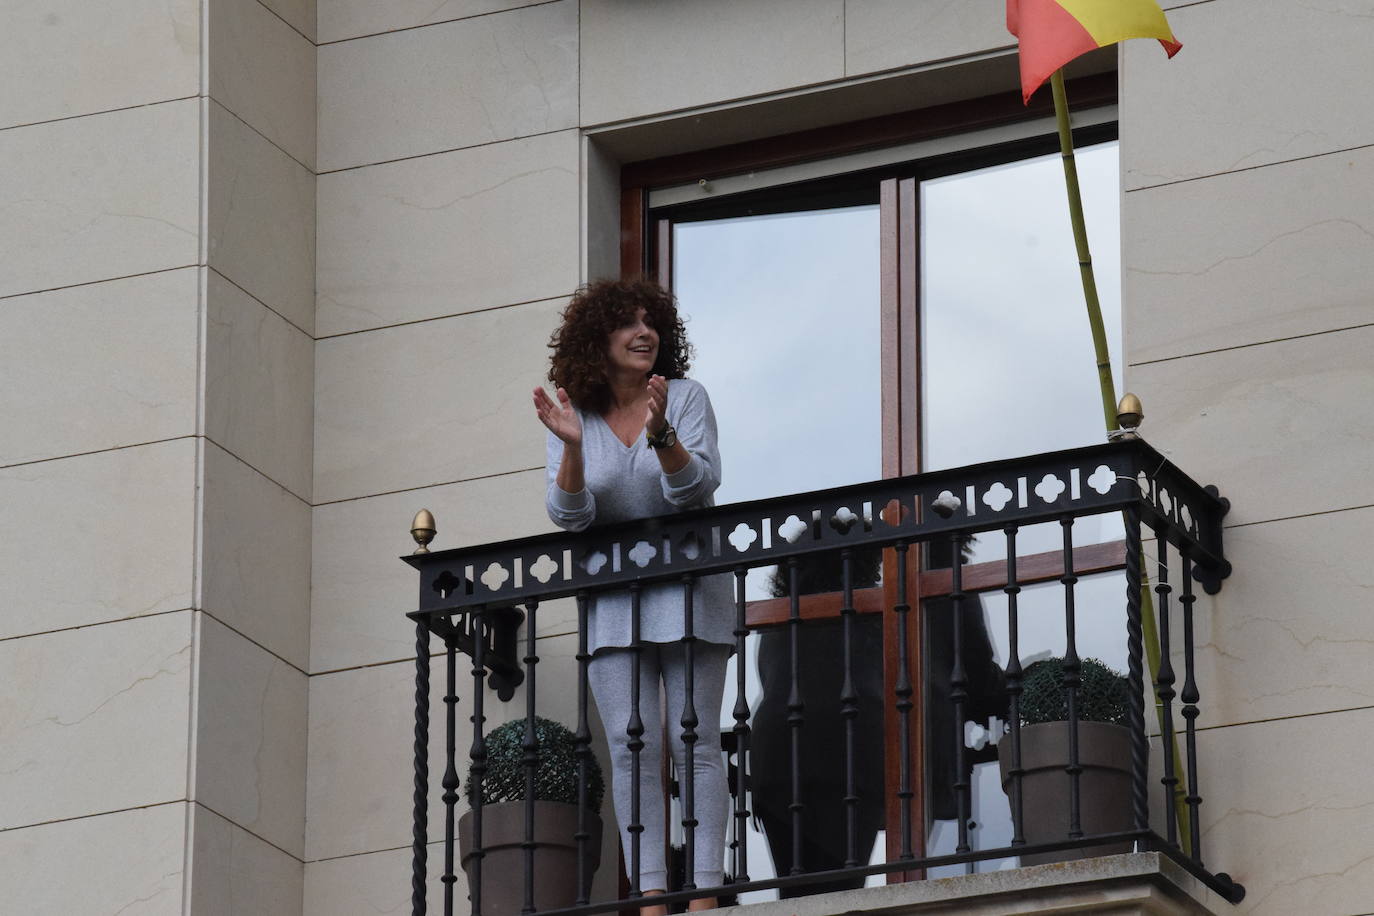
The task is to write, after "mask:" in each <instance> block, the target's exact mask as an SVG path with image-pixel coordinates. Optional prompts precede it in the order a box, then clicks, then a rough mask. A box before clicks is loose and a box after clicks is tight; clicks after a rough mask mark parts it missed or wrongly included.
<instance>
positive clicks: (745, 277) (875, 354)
mask: <svg viewBox="0 0 1374 916" xmlns="http://www.w3.org/2000/svg"><path fill="white" fill-rule="evenodd" d="M878 253H879V252H878V207H877V206H876V205H871V206H860V207H845V208H839V209H832V210H808V211H803V212H799V213H785V214H780V215H772V216H750V217H741V218H738V219H722V220H710V221H703V222H689V223H678V224H677V225H675V226H674V229H673V286H674V291H675V292H676V293H677V297H678V301H679V303H680V305H681V309H682V312H683V314H684V315H685V316H686V317H687V334H688V336H689V337H690V339H691V341H692V344H693V346H694V347H695V348H696V358H695V359H694V360H693V363H692V373H691V374H692V377H693V378H695V379H697V380H698V381H700V382H701V383H702V384H703V385H705V386H706V389H707V391H709V392H710V394H711V402H712V404H713V406H714V407H715V411H716V420H717V423H718V424H719V428H720V451H721V466H722V480H721V486H720V489H719V490H718V491H717V492H716V502H717V503H729V502H740V501H743V500H749V499H763V498H766V497H771V496H782V495H786V494H789V493H803V492H806V491H808V490H818V489H822V488H824V487H833V486H839V485H841V484H847V483H859V482H862V481H867V480H876V479H877V478H878V477H881V476H882V419H881V413H880V408H881V404H882V395H881V390H880V387H879V386H880V382H881V374H880V365H879V338H878V329H879V287H878V281H879V266H878ZM770 572H771V570H769V569H758V570H753V571H751V573H750V577H749V590H748V593H749V597H750V598H763V597H768V596H769V595H770V594H771V589H770V586H769V583H768V576H769V573H770Z"/></svg>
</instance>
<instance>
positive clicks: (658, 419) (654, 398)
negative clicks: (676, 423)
mask: <svg viewBox="0 0 1374 916" xmlns="http://www.w3.org/2000/svg"><path fill="white" fill-rule="evenodd" d="M667 413H668V380H667V379H665V378H664V377H663V376H661V375H651V376H649V406H648V407H647V408H646V409H645V412H644V431H645V432H646V433H648V434H649V435H651V436H657V435H658V434H659V433H661V432H663V427H665V426H667V425H668V419H667V416H666V415H667Z"/></svg>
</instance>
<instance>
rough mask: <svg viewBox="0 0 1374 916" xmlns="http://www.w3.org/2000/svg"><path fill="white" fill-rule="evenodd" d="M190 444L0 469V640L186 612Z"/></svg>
mask: <svg viewBox="0 0 1374 916" xmlns="http://www.w3.org/2000/svg"><path fill="white" fill-rule="evenodd" d="M195 495H196V452H195V443H194V440H192V439H179V440H177V441H174V442H164V443H159V444H156V445H144V446H139V447H138V448H126V449H117V450H115V451H108V452H99V453H97V454H94V455H81V456H78V457H75V458H64V459H61V460H59V461H42V462H39V463H37V464H26V465H20V466H18V467H12V468H5V469H4V470H0V506H3V507H4V509H3V516H4V519H5V525H6V529H7V530H8V531H9V534H8V535H7V536H6V537H3V538H0V582H3V583H4V613H0V638H7V637H12V636H20V635H23V634H26V633H38V632H43V631H46V630H56V629H61V628H63V627H77V626H87V625H90V624H95V623H102V622H104V621H108V620H119V619H122V618H125V617H138V616H142V615H146V614H158V613H162V612H165V611H173V610H180V609H182V608H188V607H190V606H191V605H192V603H193V599H192V591H191V590H192V572H193V567H194V561H193V554H192V551H193V550H194V538H195Z"/></svg>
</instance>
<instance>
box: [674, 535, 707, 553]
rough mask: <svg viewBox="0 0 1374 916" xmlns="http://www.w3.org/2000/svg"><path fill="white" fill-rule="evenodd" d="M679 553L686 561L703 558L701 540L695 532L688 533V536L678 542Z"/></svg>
mask: <svg viewBox="0 0 1374 916" xmlns="http://www.w3.org/2000/svg"><path fill="white" fill-rule="evenodd" d="M677 552H678V553H679V554H681V555H682V557H683V558H684V559H687V560H695V559H697V558H698V557H700V556H701V538H699V537H697V533H696V532H695V531H689V532H687V536H686V537H684V538H683V539H682V540H680V541H678V542H677Z"/></svg>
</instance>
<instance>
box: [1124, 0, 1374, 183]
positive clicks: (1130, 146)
mask: <svg viewBox="0 0 1374 916" xmlns="http://www.w3.org/2000/svg"><path fill="white" fill-rule="evenodd" d="M1169 21H1170V23H1171V24H1172V26H1173V29H1174V34H1175V35H1176V36H1178V38H1179V40H1180V41H1182V42H1183V51H1182V52H1181V53H1179V54H1178V56H1176V57H1175V58H1174V59H1173V60H1168V59H1167V58H1166V57H1165V55H1164V52H1163V51H1162V50H1161V49H1160V47H1159V45H1158V44H1155V43H1153V42H1147V41H1131V42H1126V44H1125V52H1124V57H1123V59H1122V71H1121V73H1122V75H1121V90H1122V91H1121V169H1122V176H1121V177H1122V182H1123V184H1124V185H1125V186H1126V187H1127V188H1139V187H1145V186H1149V185H1156V184H1162V183H1165V182H1170V181H1179V180H1181V179H1185V178H1195V177H1197V176H1199V175H1213V174H1217V173H1219V172H1228V171H1232V170H1234V169H1240V168H1249V167H1253V166H1257V165H1265V164H1267V163H1271V162H1281V161H1283V160H1287V159H1297V158H1300V157H1302V156H1312V155H1315V154H1319V153H1328V152H1331V151H1332V150H1341V149H1349V148H1351V147H1356V146H1365V145H1368V144H1370V143H1374V110H1371V108H1370V106H1369V105H1367V104H1365V98H1366V96H1367V94H1368V89H1369V85H1370V83H1371V82H1374V56H1371V55H1370V54H1368V53H1367V51H1368V49H1369V48H1370V47H1371V46H1374V8H1371V6H1370V4H1369V0H1327V2H1322V3H1311V4H1296V5H1295V4H1293V3H1290V2H1287V0H1212V2H1210V3H1199V4H1196V5H1193V6H1187V7H1185V8H1182V9H1178V10H1174V11H1173V12H1171V13H1170V14H1169ZM1276 113H1279V114H1278V115H1276Z"/></svg>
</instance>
